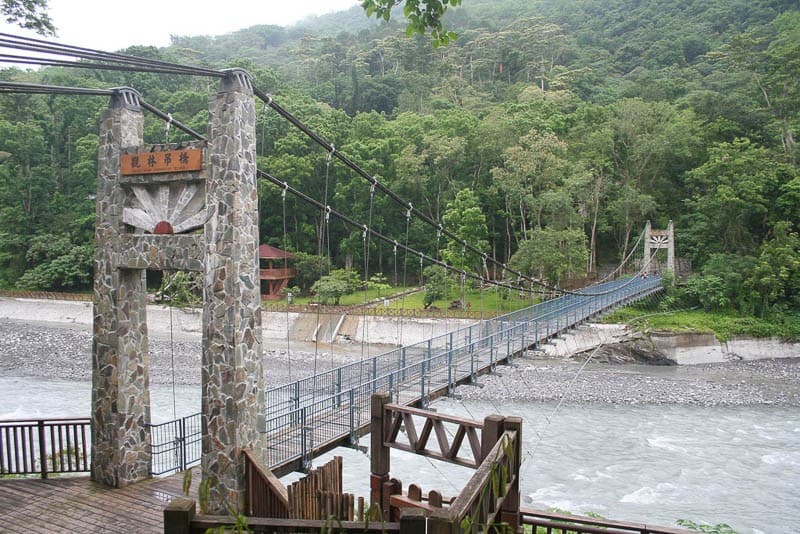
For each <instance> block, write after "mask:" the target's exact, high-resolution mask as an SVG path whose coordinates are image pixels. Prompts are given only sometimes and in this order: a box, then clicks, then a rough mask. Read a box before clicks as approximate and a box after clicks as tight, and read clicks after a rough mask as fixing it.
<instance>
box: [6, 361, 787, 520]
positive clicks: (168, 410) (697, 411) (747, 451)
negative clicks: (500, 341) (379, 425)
mask: <svg viewBox="0 0 800 534" xmlns="http://www.w3.org/2000/svg"><path fill="white" fill-rule="evenodd" d="M176 393H177V397H176V398H177V415H178V416H179V417H180V416H185V415H189V414H191V413H194V412H195V411H197V409H196V407H197V406H199V398H200V388H199V386H177V388H176ZM151 395H152V404H153V408H152V410H153V420H154V422H159V421H165V420H169V419H172V415H173V414H172V389H171V387H170V386H166V385H158V384H156V385H153V386H152V391H151ZM89 402H90V384H89V383H88V382H86V381H65V380H49V379H42V378H28V377H0V407H2V408H1V409H0V419H12V418H13V419H17V418H27V417H59V416H67V417H74V416H86V415H88V412H89V405H90V404H89ZM432 407H433V408H435V409H437V410H438V411H440V412H443V413H448V414H453V415H458V416H462V417H468V418H475V419H482V418H483V417H484V416H486V415H489V414H491V413H502V414H503V415H519V416H521V417H522V418H523V419H524V423H523V430H522V432H523V437H524V446H523V451H524V460H525V463H524V464H523V468H522V475H523V476H522V481H521V490H522V494H523V496H524V501H523V504H524V505H526V506H531V507H535V508H551V507H554V508H559V509H563V510H569V511H571V512H573V513H586V512H594V513H598V514H600V515H602V516H604V517H607V518H610V519H617V520H626V521H639V522H647V523H650V524H661V525H665V526H668V525H675V521H676V520H678V519H682V518H683V519H690V520H692V521H695V522H708V523H711V524H716V523H722V522H725V523H728V524H730V525H731V526H732V527H733V528H734V529H736V530H737V532H740V533H752V532H764V533H770V534H771V533H787V534H788V533H793V532H800V508H798V506H797V504H798V503H800V447H798V445H800V411H799V410H798V409H797V408H794V407H765V406H739V407H700V406H675V405H666V406H618V405H598V404H590V405H580V406H577V405H564V406H561V407H560V408H559V409H558V410H557V411H555V406H554V405H553V404H549V403H546V404H541V403H507V402H506V403H503V404H502V406H496V405H493V404H492V403H490V402H486V401H464V402H461V401H458V400H453V399H443V400H439V401H437V402H435V403H434V404H433V405H432ZM548 420H549V421H550V422H549V423H548ZM361 442H362V444H367V443H368V439H367V438H362V440H361ZM332 454H340V455H343V456H345V475H346V476H345V481H344V482H345V489H346V491H351V492H354V493H356V494H358V495H365V496H366V495H368V494H369V480H368V477H367V473H368V471H369V458H368V457H367V455H365V454H362V453H358V452H356V451H354V450H352V449H337V450H336V451H334V452H333V453H332ZM329 456H331V454H329V455H326V456H325V457H322V458H320V459H319V460H318V461H317V462H316V463H317V464H321V463H322V462H324V461H326V458H327V457H329ZM470 474H471V471H470V470H467V469H464V468H460V467H457V466H452V465H449V464H443V463H440V462H433V461H428V460H426V459H422V458H420V457H411V456H410V455H405V454H403V453H399V452H395V451H393V453H392V475H393V476H394V477H396V478H398V479H400V480H402V481H403V483H404V485H405V486H407V485H408V484H410V483H417V484H421V485H422V486H423V490H425V491H428V490H430V489H438V490H440V491H442V493H444V494H446V495H448V494H453V493H455V492H456V491H457V490H458V489H459V488H460V487H461V486H462V485H463V484H464V482H465V481H466V480H467V479H468V477H469V476H470Z"/></svg>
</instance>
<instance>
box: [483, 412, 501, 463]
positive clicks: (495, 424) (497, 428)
mask: <svg viewBox="0 0 800 534" xmlns="http://www.w3.org/2000/svg"><path fill="white" fill-rule="evenodd" d="M503 421H505V418H504V417H503V416H502V415H497V414H495V415H490V416H488V417H486V418H485V419H484V420H483V431H482V432H481V457H480V458H479V459H478V465H480V464H481V463H482V462H483V460H484V459H486V457H487V456H488V455H489V453H490V452H491V451H492V448H494V445H495V443H497V440H498V439H500V436H501V435H502V434H503Z"/></svg>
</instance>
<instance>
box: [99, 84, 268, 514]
mask: <svg viewBox="0 0 800 534" xmlns="http://www.w3.org/2000/svg"><path fill="white" fill-rule="evenodd" d="M209 110H210V115H211V123H210V125H209V141H208V142H207V143H206V142H195V143H188V144H182V145H152V146H143V145H142V124H143V120H142V110H141V107H140V105H139V96H138V93H136V92H135V91H133V90H131V89H119V90H117V91H115V95H114V96H113V97H112V99H111V102H110V105H109V109H108V110H107V111H106V112H105V114H104V115H103V118H102V121H101V126H100V149H99V154H98V182H97V227H96V232H95V251H96V252H95V262H94V267H95V278H94V340H93V345H92V370H93V371H92V477H93V479H94V480H96V481H99V482H103V483H105V484H107V485H110V486H114V487H121V486H125V485H127V484H130V483H132V482H135V481H138V480H142V479H144V478H147V477H149V469H150V433H149V428H148V424H149V423H150V393H149V371H148V339H147V318H146V285H145V270H146V269H160V270H186V271H196V272H202V273H204V289H203V302H204V305H203V345H202V346H203V349H202V350H203V359H202V389H203V391H202V407H201V409H202V413H203V455H202V468H203V476H204V478H206V477H207V478H210V479H211V484H210V488H211V489H210V495H209V500H210V502H209V508H210V511H217V512H224V511H226V510H227V506H229V505H230V506H233V507H234V508H235V509H239V508H240V506H241V505H242V503H243V500H242V498H241V497H242V493H243V492H244V491H245V486H244V468H243V464H241V463H240V459H239V451H240V450H241V449H242V448H249V449H253V450H254V451H255V453H256V454H258V456H259V457H263V456H264V452H265V442H264V435H263V430H264V411H265V406H264V374H263V362H262V358H261V355H262V348H261V343H262V337H261V301H260V291H259V272H258V241H259V239H258V197H257V182H256V158H255V154H256V150H255V148H256V145H255V105H254V102H253V88H252V82H251V78H250V75H249V74H248V73H246V72H244V71H241V70H238V69H234V70H230V71H227V72H226V76H225V77H224V78H223V79H222V81H221V82H220V87H219V91H218V93H217V94H216V95H215V96H214V97H212V99H211V102H210V104H209Z"/></svg>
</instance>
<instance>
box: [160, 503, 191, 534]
mask: <svg viewBox="0 0 800 534" xmlns="http://www.w3.org/2000/svg"><path fill="white" fill-rule="evenodd" d="M196 510H197V507H196V505H195V502H194V500H193V499H183V498H180V499H172V500H171V501H170V502H169V504H168V505H167V507H166V508H164V534H191V532H192V520H193V519H194V515H195V513H196Z"/></svg>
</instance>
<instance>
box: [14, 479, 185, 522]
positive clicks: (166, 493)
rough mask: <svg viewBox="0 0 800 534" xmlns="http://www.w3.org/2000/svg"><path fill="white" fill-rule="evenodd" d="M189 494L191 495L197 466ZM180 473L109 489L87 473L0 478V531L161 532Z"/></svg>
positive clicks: (180, 483) (179, 487)
mask: <svg viewBox="0 0 800 534" xmlns="http://www.w3.org/2000/svg"><path fill="white" fill-rule="evenodd" d="M193 480H194V483H193V484H192V491H191V497H192V498H194V499H196V498H197V490H196V488H197V484H198V482H199V480H200V471H199V468H195V469H194V470H193ZM182 487H183V473H178V474H176V475H172V476H169V477H165V478H155V479H151V480H146V481H144V482H140V483H138V484H133V485H131V486H128V487H126V488H121V489H111V488H107V487H105V486H103V485H102V484H98V483H96V482H93V481H92V480H90V479H89V477H87V476H74V477H55V478H51V479H48V480H42V479H39V478H20V479H5V480H2V481H0V531H2V532H9V533H14V532H19V533H22V532H25V533H31V532H35V533H52V532H103V533H105V532H163V531H164V517H163V514H164V512H163V510H164V507H165V506H166V504H167V503H168V502H169V501H170V500H172V499H173V498H175V497H183V496H184V495H183V489H182Z"/></svg>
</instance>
